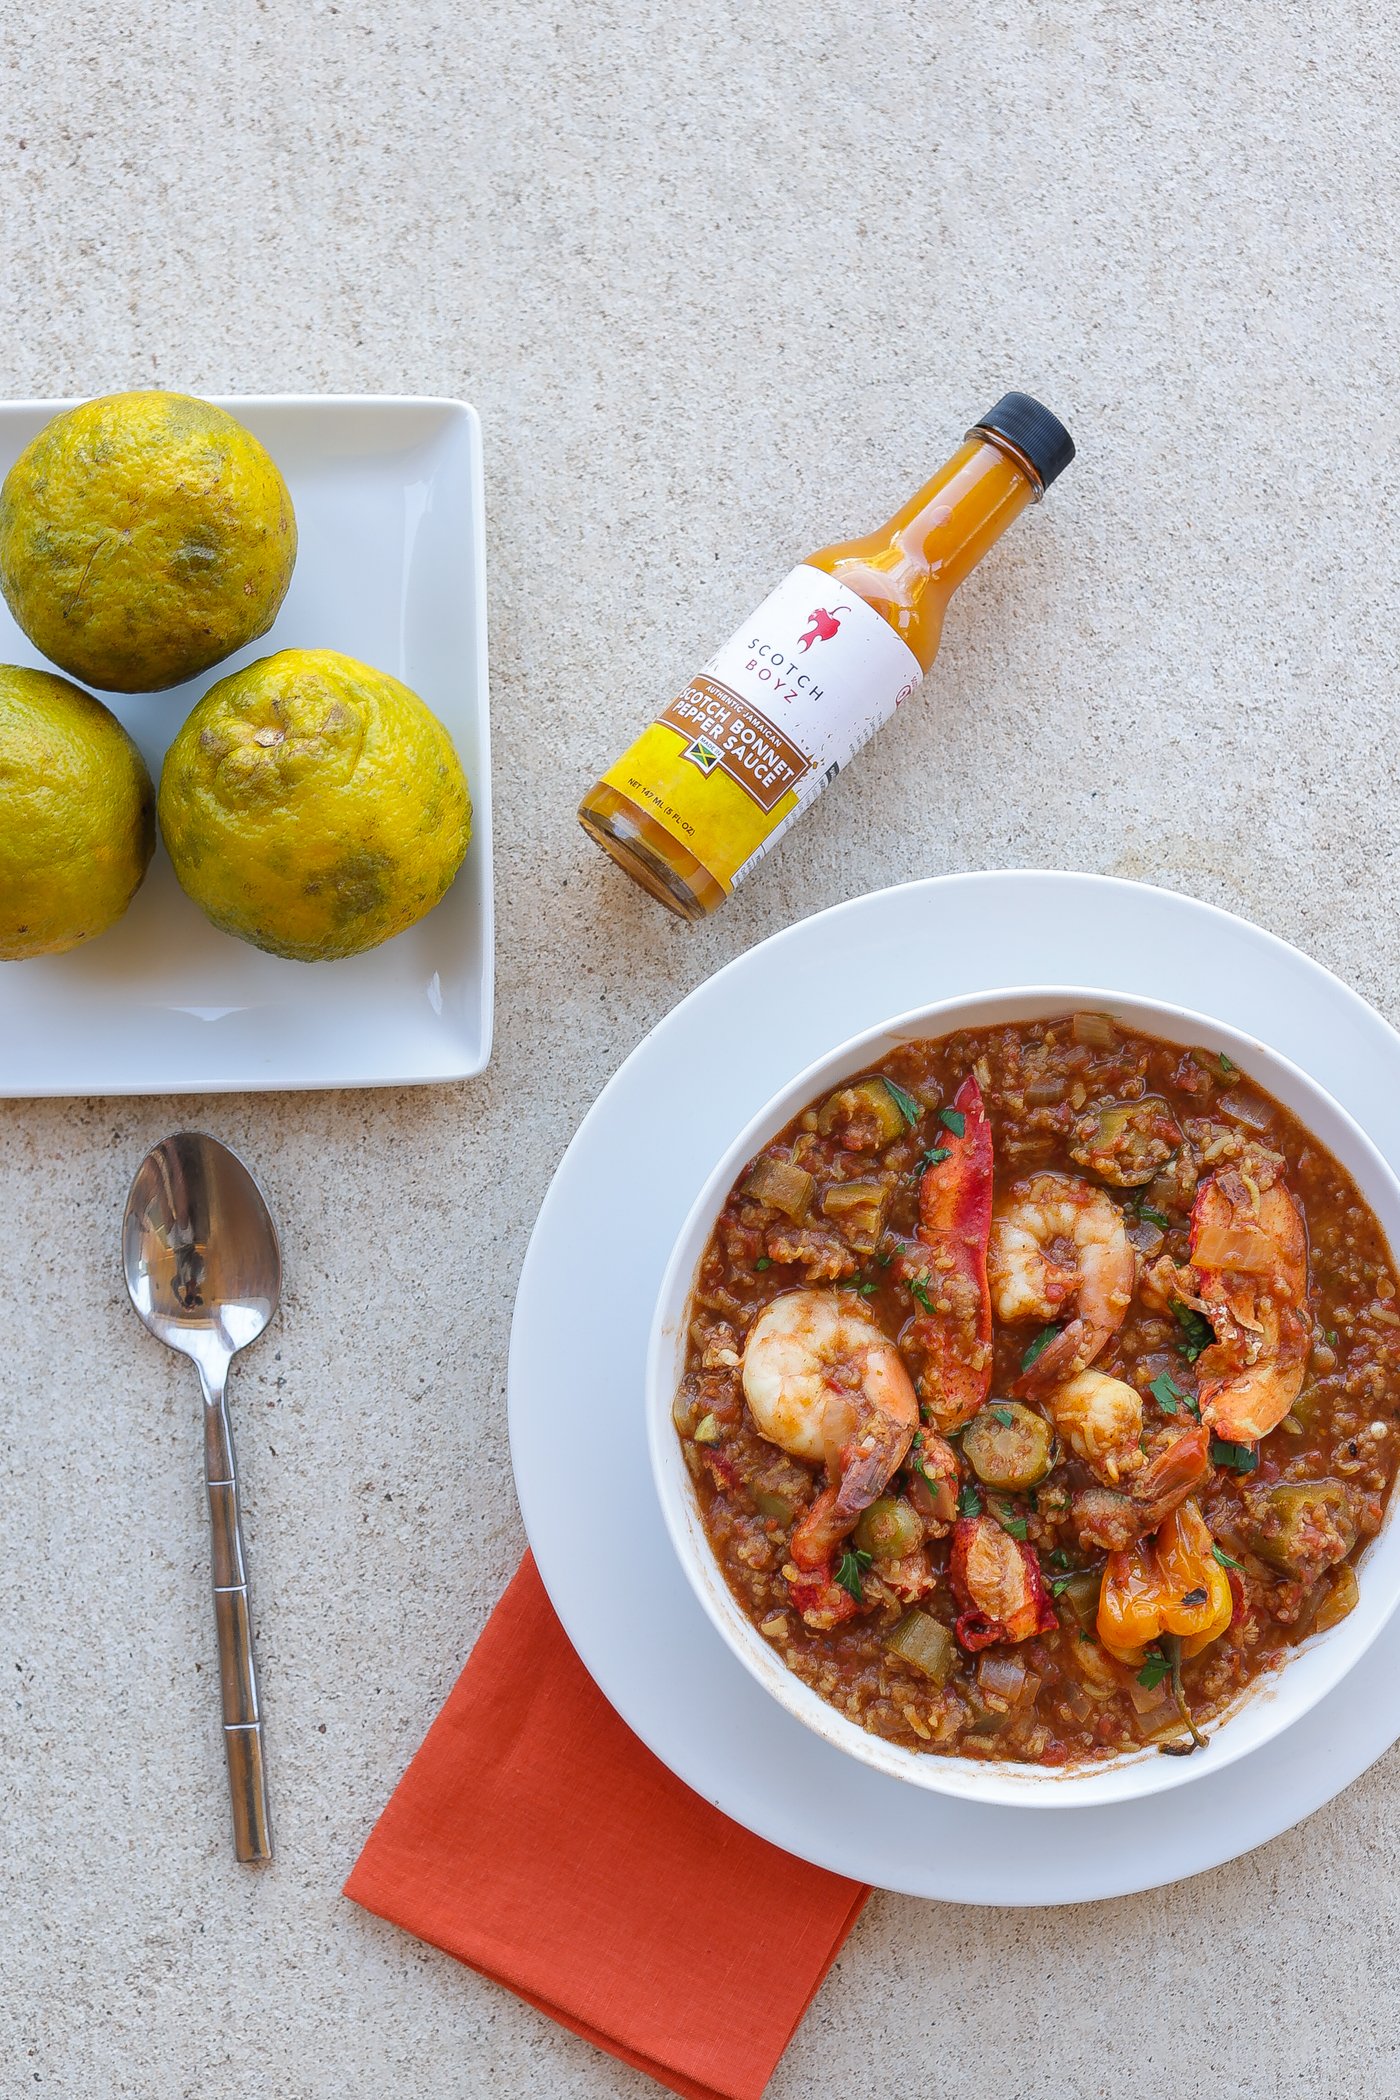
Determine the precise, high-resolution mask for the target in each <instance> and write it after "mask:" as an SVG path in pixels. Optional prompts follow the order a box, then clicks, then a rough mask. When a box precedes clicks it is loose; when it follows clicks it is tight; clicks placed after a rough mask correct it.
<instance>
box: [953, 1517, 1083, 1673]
mask: <svg viewBox="0 0 1400 2100" xmlns="http://www.w3.org/2000/svg"><path fill="white" fill-rule="evenodd" d="M948 1580H949V1583H950V1584H951V1586H952V1591H953V1595H954V1597H955V1598H956V1599H957V1601H958V1603H959V1604H960V1605H961V1606H962V1614H961V1616H960V1617H959V1619H958V1622H957V1624H956V1626H955V1627H954V1629H953V1630H954V1632H955V1633H956V1634H957V1637H958V1639H959V1640H960V1641H961V1643H962V1645H963V1647H964V1648H966V1649H967V1650H968V1652H969V1653H970V1654H974V1655H975V1654H976V1652H977V1650H978V1649H979V1648H990V1647H993V1646H994V1645H995V1644H996V1643H997V1642H998V1641H1007V1642H1015V1641H1028V1640H1030V1638H1031V1636H1032V1635H1033V1634H1037V1633H1049V1632H1050V1631H1051V1630H1052V1629H1053V1628H1054V1627H1056V1626H1058V1625H1059V1623H1060V1622H1059V1620H1058V1619H1057V1618H1056V1616H1055V1612H1054V1607H1053V1606H1052V1605H1051V1602H1050V1597H1049V1593H1048V1591H1047V1590H1046V1587H1045V1578H1044V1576H1043V1575H1042V1574H1041V1572H1040V1562H1039V1560H1038V1559H1037V1558H1036V1553H1035V1548H1034V1547H1033V1546H1027V1545H1024V1544H1023V1543H1022V1542H1021V1541H1020V1540H1019V1539H1013V1538H1012V1537H1011V1535H1010V1533H1009V1532H1006V1531H1003V1530H1002V1528H1001V1526H1000V1524H998V1523H997V1521H996V1519H995V1517H985V1516H984V1517H960V1518H959V1520H958V1522H957V1523H956V1524H955V1525H954V1527H953V1550H952V1553H951V1554H950V1556H949V1560H948Z"/></svg>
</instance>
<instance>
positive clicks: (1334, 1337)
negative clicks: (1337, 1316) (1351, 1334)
mask: <svg viewBox="0 0 1400 2100" xmlns="http://www.w3.org/2000/svg"><path fill="white" fill-rule="evenodd" d="M1340 1339H1341V1337H1340V1335H1339V1334H1338V1333H1337V1330H1336V1328H1335V1327H1329V1328H1328V1330H1327V1346H1328V1348H1329V1349H1335V1348H1336V1346H1337V1343H1338V1342H1339V1341H1340Z"/></svg>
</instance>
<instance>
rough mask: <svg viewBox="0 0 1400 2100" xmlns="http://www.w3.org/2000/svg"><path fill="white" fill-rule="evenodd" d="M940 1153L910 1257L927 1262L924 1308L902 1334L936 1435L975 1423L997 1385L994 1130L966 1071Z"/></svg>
mask: <svg viewBox="0 0 1400 2100" xmlns="http://www.w3.org/2000/svg"><path fill="white" fill-rule="evenodd" d="M945 1124H946V1128H945V1130H944V1132H943V1133H942V1135H941V1136H940V1139H939V1144H938V1147H937V1149H938V1150H939V1151H940V1152H942V1153H943V1154H944V1155H945V1156H944V1157H943V1158H942V1159H935V1160H932V1161H931V1162H930V1163H929V1165H928V1166H926V1167H925V1169H924V1172H923V1175H922V1177H921V1179H920V1182H919V1230H918V1239H917V1243H916V1246H915V1247H914V1248H913V1249H911V1254H912V1255H913V1256H915V1257H916V1258H917V1259H919V1260H921V1261H922V1262H923V1269H922V1273H916V1274H915V1275H914V1276H913V1277H912V1279H911V1284H910V1288H911V1289H912V1290H913V1292H914V1295H915V1298H916V1299H917V1300H918V1303H919V1305H920V1307H921V1310H920V1311H919V1313H918V1314H917V1315H916V1317H915V1318H914V1319H913V1320H912V1321H911V1322H910V1325H909V1327H908V1329H907V1331H906V1334H905V1337H904V1339H905V1341H906V1343H907V1345H908V1347H909V1348H910V1349H911V1350H913V1351H915V1352H917V1354H918V1355H919V1356H920V1357H921V1358H922V1368H921V1370H920V1372H919V1376H918V1380H917V1385H918V1393H919V1399H920V1402H921V1404H922V1407H923V1412H924V1416H925V1418H926V1419H927V1420H928V1421H929V1422H930V1423H932V1425H933V1427H934V1428H935V1429H941V1430H943V1431H945V1432H946V1431H948V1430H951V1429H959V1428H961V1427H962V1425H963V1423H964V1422H970V1421H971V1420H972V1417H973V1416H974V1415H975V1414H976V1412H977V1410H978V1408H979V1407H981V1405H982V1403H983V1401H984V1400H985V1399H986V1397H987V1394H988V1391H989V1390H990V1387H991V1382H992V1301H991V1296H990V1293H989V1291H988V1288H987V1246H988V1243H989V1241H990V1239H991V1233H992V1132H991V1126H990V1124H989V1123H988V1121H987V1111H986V1108H985V1107H984V1105H983V1101H982V1089H981V1087H979V1086H978V1084H977V1080H976V1078H975V1077H974V1075H973V1074H972V1073H969V1074H968V1076H967V1078H966V1079H965V1080H964V1081H963V1083H962V1085H961V1086H960V1087H959V1088H958V1091H957V1093H956V1094H955V1095H954V1097H953V1106H952V1109H951V1110H950V1111H948V1112H947V1114H946V1115H945Z"/></svg>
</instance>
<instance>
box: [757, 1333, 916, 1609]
mask: <svg viewBox="0 0 1400 2100" xmlns="http://www.w3.org/2000/svg"><path fill="white" fill-rule="evenodd" d="M743 1381H744V1398H745V1399H746V1400H747V1401H748V1404H749V1413H750V1414H751V1415H752V1417H753V1421H754V1426H755V1427H756V1429H757V1430H758V1432H759V1434H760V1436H765V1437H767V1438H768V1440H769V1442H770V1443H773V1444H777V1445H779V1446H780V1447H781V1448H782V1449H783V1450H784V1451H789V1452H791V1453H792V1455H793V1457H794V1458H803V1459H806V1460H807V1461H808V1463H809V1464H811V1465H824V1466H825V1468H826V1472H827V1482H828V1484H827V1486H826V1487H825V1488H824V1489H823V1490H822V1492H821V1493H820V1494H819V1495H818V1497H817V1499H816V1501H815V1502H814V1503H813V1504H812V1507H811V1508H810V1509H809V1510H808V1512H807V1514H806V1516H805V1517H804V1518H803V1519H802V1522H801V1523H800V1524H799V1525H798V1527H797V1530H796V1531H795V1532H794V1533H793V1536H792V1543H791V1549H790V1550H791V1553H792V1558H793V1561H794V1562H795V1563H796V1565H797V1567H798V1568H799V1569H804V1570H808V1571H818V1570H824V1569H825V1567H826V1564H827V1563H829V1562H830V1560H831V1557H832V1555H833V1554H834V1552H835V1550H836V1547H837V1546H838V1545H839V1543H840V1541H841V1540H842V1539H843V1538H845V1537H846V1535H847V1533H848V1532H850V1531H851V1530H852V1529H853V1528H854V1526H855V1524H856V1521H857V1519H858V1518H859V1516H860V1513H861V1511H862V1510H863V1509H867V1508H868V1507H869V1506H870V1504H871V1503H872V1502H873V1501H874V1500H875V1498H876V1496H877V1495H881V1494H883V1493H884V1490H885V1488H886V1487H887V1486H888V1484H889V1482H890V1480H891V1479H892V1477H893V1476H894V1474H895V1472H896V1471H897V1470H898V1468H899V1467H900V1466H901V1465H902V1464H903V1461H904V1457H905V1453H906V1452H907V1451H908V1449H909V1446H910V1443H911V1441H912V1439H913V1436H914V1432H915V1430H916V1429H917V1428H918V1426H919V1406H918V1402H917V1400H916V1399H915V1397H914V1388H913V1385H912V1384H911V1382H910V1378H909V1373H908V1371H907V1370H906V1369H905V1367H904V1361H903V1358H902V1357H901V1356H900V1353H899V1351H898V1349H897V1348H896V1347H895V1345H894V1343H893V1342H892V1341H891V1340H890V1339H889V1336H888V1335H886V1334H885V1333H884V1332H883V1331H882V1330H881V1329H880V1328H879V1327H877V1326H876V1324H875V1322H874V1320H872V1319H871V1318H870V1316H869V1314H868V1313H867V1312H866V1311H865V1310H864V1308H863V1307H861V1306H860V1305H858V1304H857V1303H856V1302H855V1301H854V1300H853V1299H851V1298H850V1297H847V1296H845V1295H843V1294H842V1293H840V1292H837V1291H786V1292H785V1293H784V1294H783V1296H782V1297H781V1298H775V1299H774V1300H773V1301H772V1303H771V1304H770V1305H767V1306H765V1307H764V1309H763V1311H762V1312H761V1313H760V1314H759V1316H758V1318H757V1319H756V1320H755V1322H754V1324H753V1326H752V1328H751V1329H750V1330H749V1337H748V1340H747V1342H746V1343H745V1345H744V1370H743Z"/></svg>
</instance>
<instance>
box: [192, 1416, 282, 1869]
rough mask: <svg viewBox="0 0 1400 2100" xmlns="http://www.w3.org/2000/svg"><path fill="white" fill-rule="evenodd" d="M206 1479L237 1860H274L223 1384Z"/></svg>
mask: <svg viewBox="0 0 1400 2100" xmlns="http://www.w3.org/2000/svg"><path fill="white" fill-rule="evenodd" d="M204 1478H205V1484H206V1486H207V1487H208V1490H209V1533H210V1543H211V1548H212V1555H211V1557H212V1561H213V1571H214V1624H215V1628H216V1630H217V1632H218V1636H219V1687H220V1691H221V1694H222V1698H223V1709H224V1754H225V1756H226V1758H227V1760H228V1789H229V1800H230V1802H231V1804H232V1808H233V1852H234V1857H235V1859H240V1860H257V1859H271V1857H272V1825H271V1822H270V1820H269V1818H268V1811H267V1772H266V1768H265V1766H264V1763H263V1732H262V1713H261V1709H260V1708H259V1706H258V1680H257V1675H256V1672H255V1671H254V1668H253V1630H252V1623H251V1619H250V1616H249V1611H248V1570H247V1566H246V1564H245V1561H244V1558H243V1532H242V1528H241V1526H240V1524H239V1521H238V1475H237V1472H236V1470H235V1468H234V1463H233V1432H232V1430H231V1429H230V1426H229V1419H228V1407H227V1404H226V1403H225V1400H224V1393H223V1387H222V1384H220V1385H218V1386H217V1387H215V1386H211V1385H209V1384H206V1386H205V1393H204Z"/></svg>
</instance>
